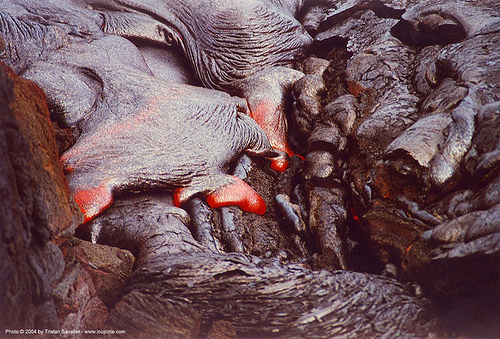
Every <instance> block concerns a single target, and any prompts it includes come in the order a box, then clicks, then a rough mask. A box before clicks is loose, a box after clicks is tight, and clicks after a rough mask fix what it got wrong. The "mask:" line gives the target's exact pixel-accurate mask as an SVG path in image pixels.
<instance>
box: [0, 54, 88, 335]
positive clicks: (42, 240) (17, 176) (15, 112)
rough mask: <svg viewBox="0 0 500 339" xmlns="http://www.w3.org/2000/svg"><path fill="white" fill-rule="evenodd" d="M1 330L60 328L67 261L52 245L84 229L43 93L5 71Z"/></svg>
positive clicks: (0, 138)
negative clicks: (60, 287)
mask: <svg viewBox="0 0 500 339" xmlns="http://www.w3.org/2000/svg"><path fill="white" fill-rule="evenodd" d="M0 107H1V110H2V112H1V113H2V114H0V159H1V160H0V167H1V168H0V169H1V170H0V230H1V232H0V233H1V234H2V239H1V241H0V257H1V262H2V265H1V267H0V284H1V285H2V286H3V287H2V293H1V294H0V309H2V310H9V311H8V312H2V315H1V316H0V326H2V327H5V328H11V329H16V328H23V327H24V328H26V327H28V328H29V327H31V328H36V327H40V328H57V327H58V324H57V316H56V311H55V307H54V303H53V300H52V289H51V285H52V284H53V283H54V282H55V280H56V279H57V278H58V277H59V276H60V275H61V273H62V271H63V269H64V261H63V258H62V255H61V252H60V250H59V249H58V248H57V247H56V246H55V245H54V244H53V243H52V242H51V239H56V238H58V237H59V236H60V235H61V234H62V232H63V231H64V230H68V229H71V228H72V227H75V226H76V225H77V221H78V219H79V217H80V216H79V214H78V213H77V212H76V211H75V210H74V208H73V207H72V204H71V203H70V195H69V190H68V188H67V185H66V183H65V181H64V178H63V175H62V167H61V165H60V164H59V160H58V154H57V152H56V151H55V150H56V142H55V136H54V131H53V128H52V124H51V122H50V120H49V112H48V109H47V104H46V101H45V95H44V93H43V92H42V91H41V90H40V89H39V88H38V87H37V86H36V85H35V84H34V83H32V82H31V81H27V80H23V79H21V78H19V77H18V76H17V75H15V73H14V72H13V71H12V70H10V69H8V68H7V67H6V66H4V65H3V64H2V65H1V67H0Z"/></svg>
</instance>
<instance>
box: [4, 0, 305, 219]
mask: <svg viewBox="0 0 500 339" xmlns="http://www.w3.org/2000/svg"><path fill="white" fill-rule="evenodd" d="M13 3H14V4H16V5H17V6H13V5H12V4H13ZM298 5H299V4H295V3H290V4H286V5H283V4H274V3H266V2H263V1H251V2H248V1H239V2H234V1H219V2H217V4H216V6H211V5H210V6H209V5H208V4H206V3H205V2H199V1H179V2H160V3H157V2H155V3H152V2H148V1H142V2H128V1H87V2H85V1H82V2H78V3H77V4H76V5H75V4H74V3H73V2H71V3H70V2H68V3H66V2H65V1H57V2H48V3H39V2H34V1H13V2H12V3H7V4H4V5H3V6H2V7H0V10H5V11H6V12H4V13H2V17H3V19H4V20H3V26H2V34H3V35H4V36H5V38H6V41H7V47H6V51H7V53H6V55H7V61H8V62H9V64H10V65H11V66H13V67H14V68H15V69H16V71H20V72H21V73H22V75H23V76H24V77H26V78H28V79H31V80H34V81H35V82H36V83H38V84H39V85H40V86H41V87H42V88H43V89H44V90H45V91H46V92H47V94H48V99H49V103H50V104H51V105H52V107H53V115H54V117H55V118H56V120H58V121H59V122H61V123H62V124H63V125H64V126H66V127H71V128H73V130H74V132H75V134H76V135H77V136H78V141H77V143H76V145H75V146H74V147H73V148H72V149H71V150H69V151H68V152H66V153H65V154H64V155H63V156H62V158H61V160H62V161H63V163H64V166H65V168H66V171H67V172H68V180H69V184H70V186H71V188H72V190H73V192H74V194H75V200H76V201H77V202H78V203H79V205H80V207H81V209H82V211H83V213H84V214H85V220H90V219H91V218H93V217H94V216H96V215H97V214H99V213H100V212H101V211H102V210H104V209H105V208H107V207H108V206H109V205H110V204H111V202H112V196H113V193H117V192H122V191H126V190H132V189H135V190H137V189H154V188H167V189H173V190H176V191H175V197H176V199H177V203H178V204H180V203H181V202H183V201H185V200H186V199H188V198H189V197H190V196H192V195H194V194H196V193H200V192H201V193H204V194H208V195H210V194H212V193H214V194H215V193H216V192H217V194H215V195H212V196H209V199H208V201H209V202H210V203H211V204H212V205H213V206H223V205H228V204H236V205H238V206H240V207H242V208H243V209H245V210H249V211H253V212H256V213H259V214H262V213H264V211H265V204H264V202H263V201H262V199H261V198H260V197H259V196H258V194H257V193H255V192H254V191H253V190H252V189H250V188H249V187H248V186H247V185H245V184H244V183H243V182H242V181H237V180H236V179H235V178H234V177H230V176H227V175H225V174H224V172H225V171H227V169H228V166H229V164H230V163H231V161H232V160H234V159H235V158H237V157H238V156H239V155H240V154H241V153H242V152H243V151H245V150H246V151H247V152H249V153H251V154H254V155H264V156H268V157H274V159H273V160H272V167H273V168H274V169H276V170H278V171H284V170H285V169H286V168H287V166H288V160H287V157H288V156H292V155H293V152H292V150H291V148H290V146H289V145H288V142H287V136H286V134H287V126H286V120H285V117H284V101H285V97H286V94H287V91H288V89H289V88H290V87H291V85H292V84H293V82H294V81H295V80H297V79H298V78H299V77H301V76H302V73H301V72H298V71H295V70H292V69H291V68H287V67H283V66H291V65H292V63H293V62H294V61H296V60H297V59H299V58H300V57H302V56H304V53H305V51H306V50H307V48H308V47H309V46H310V44H311V42H312V38H311V37H310V36H309V35H308V34H307V32H306V31H305V30H304V28H303V27H302V26H301V25H300V23H299V22H298V21H297V20H295V18H294V17H293V14H294V13H295V12H296V10H297V9H298ZM9 6H10V7H9ZM207 6H209V7H210V8H208V7H207ZM4 7H5V8H4ZM28 7H29V10H30V12H31V13H33V17H32V18H37V19H26V17H23V8H28ZM208 9H210V11H208ZM7 13H8V14H7ZM207 13H209V14H207ZM41 21H43V22H44V23H45V24H39V23H38V22H41ZM116 35H120V36H123V37H126V38H129V39H132V40H141V39H142V40H149V41H153V42H160V43H162V44H164V45H176V46H177V47H179V48H180V49H181V50H182V51H183V52H184V53H185V56H186V58H187V59H188V60H189V62H190V64H191V66H192V68H193V70H194V73H195V74H196V75H197V76H198V77H199V79H200V80H201V82H202V83H203V84H204V85H205V86H207V87H211V88H215V89H223V90H226V91H228V92H230V93H232V94H239V95H241V96H244V97H245V98H246V99H247V100H246V102H245V101H244V100H241V99H237V98H230V97H229V96H228V95H227V94H224V93H219V92H216V91H214V90H203V89H201V88H196V89H194V88H189V87H185V86H184V85H171V84H165V83H164V82H162V81H159V80H158V79H156V78H154V77H153V72H151V70H150V69H149V68H148V65H147V64H146V63H145V62H144V59H143V58H142V56H141V55H140V53H139V52H138V50H137V48H136V47H135V46H134V45H132V44H131V43H130V42H129V41H128V40H125V39H122V38H118V37H117V36H116ZM23 46H24V47H23ZM172 67H174V68H175V67H176V65H172ZM248 116H250V117H252V118H254V120H255V121H257V122H258V123H259V124H260V126H261V127H262V128H263V130H264V132H265V134H264V133H262V130H261V129H260V128H259V127H258V126H257V125H256V124H255V123H254V122H253V121H251V119H249V118H248ZM266 134H267V137H268V138H269V141H270V146H272V148H274V149H275V150H277V151H278V152H279V156H278V157H276V152H273V151H272V149H271V147H270V146H269V142H268V138H267V137H266ZM223 187H224V188H225V189H224V191H221V189H222V188H223Z"/></svg>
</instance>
